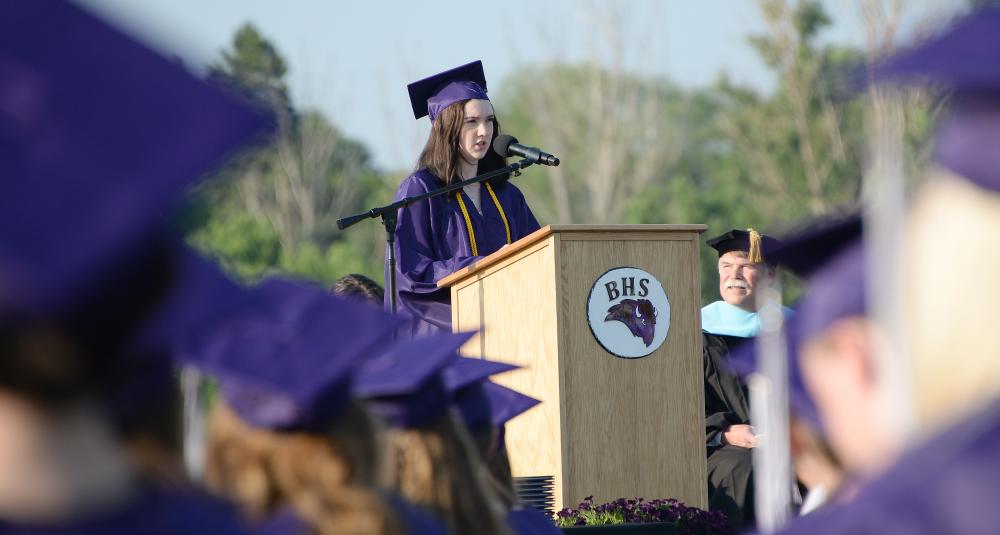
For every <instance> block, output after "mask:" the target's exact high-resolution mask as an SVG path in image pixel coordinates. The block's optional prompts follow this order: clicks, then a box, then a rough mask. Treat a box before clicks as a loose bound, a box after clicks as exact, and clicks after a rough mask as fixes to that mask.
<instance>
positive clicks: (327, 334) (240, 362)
mask: <svg viewBox="0 0 1000 535" xmlns="http://www.w3.org/2000/svg"><path fill="white" fill-rule="evenodd" d="M252 298H253V301H254V302H253V306H251V307H247V308H245V309H244V310H243V311H242V312H241V313H239V314H237V315H235V316H232V317H231V318H230V319H229V320H227V322H226V324H225V325H224V326H223V327H221V328H219V329H216V332H214V333H213V334H212V336H210V337H205V338H204V340H205V341H204V343H203V344H202V345H201V346H200V347H198V348H197V350H196V351H193V352H191V353H188V354H185V355H182V357H183V359H184V360H185V361H187V362H188V363H190V364H192V365H194V366H196V367H198V368H200V369H202V370H203V371H205V372H207V373H209V374H212V375H215V376H216V377H217V378H218V380H219V384H220V387H221V391H222V395H223V397H224V399H225V400H226V402H227V403H228V404H229V405H230V407H231V408H232V409H233V410H234V411H235V412H236V413H237V414H238V415H240V417H241V418H243V419H244V420H245V421H246V422H248V423H250V424H252V425H255V426H258V427H264V428H268V429H308V428H313V427H314V426H317V425H321V424H323V423H324V422H327V421H329V420H330V419H332V418H334V417H336V415H337V414H338V413H339V411H340V409H341V408H342V407H343V406H344V405H345V403H347V401H348V400H349V399H350V384H351V379H352V376H353V373H354V371H355V369H356V368H357V365H358V364H359V363H360V362H361V361H362V360H364V359H365V358H370V357H371V356H372V355H373V354H378V352H379V351H381V350H382V349H383V348H384V347H385V346H387V345H388V344H389V343H391V338H392V331H393V330H394V329H395V328H396V327H397V326H398V325H399V320H398V319H397V318H395V317H392V316H388V315H387V314H385V313H383V312H382V311H380V310H377V309H375V308H373V307H370V306H367V305H364V304H361V303H352V302H348V301H343V300H340V299H338V298H336V297H333V296H330V295H328V294H327V293H326V291H325V290H324V289H323V288H320V287H319V286H312V285H309V284H306V283H303V282H299V281H290V280H282V279H269V280H267V281H264V282H263V283H261V284H260V285H259V286H258V287H257V288H255V289H254V291H253V292H252Z"/></svg>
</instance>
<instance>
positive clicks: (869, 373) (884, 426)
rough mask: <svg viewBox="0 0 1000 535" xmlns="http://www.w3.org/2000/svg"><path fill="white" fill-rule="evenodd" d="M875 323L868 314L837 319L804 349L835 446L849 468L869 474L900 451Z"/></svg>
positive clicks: (806, 372) (808, 378)
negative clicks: (888, 416) (878, 362)
mask: <svg viewBox="0 0 1000 535" xmlns="http://www.w3.org/2000/svg"><path fill="white" fill-rule="evenodd" d="M872 328H873V327H872V325H871V324H870V322H869V320H868V319H867V318H866V317H864V316H860V315H858V316H850V317H844V318H840V319H837V320H836V321H834V322H833V323H832V324H831V325H830V326H829V327H828V328H826V329H825V330H824V331H823V332H821V333H819V334H817V335H815V336H813V337H811V338H809V339H808V340H807V341H805V342H804V343H803V345H802V346H801V347H800V355H801V357H800V358H801V365H802V373H803V378H804V380H805V384H806V386H807V388H808V389H809V391H810V393H811V394H812V396H813V398H814V399H815V400H816V405H817V408H818V410H819V412H820V417H821V418H822V421H823V426H824V429H825V431H826V436H827V437H828V440H829V442H830V446H831V448H832V449H833V451H834V452H835V453H836V455H837V457H838V458H839V459H840V460H841V461H842V462H843V464H844V467H845V468H846V469H847V470H848V472H850V473H852V474H856V475H859V476H862V477H867V476H869V475H871V474H873V473H875V472H878V471H879V470H880V469H881V468H882V467H884V466H885V465H886V464H888V463H889V462H890V461H891V460H892V459H893V458H894V456H895V454H896V453H897V451H898V447H897V441H896V439H895V437H894V436H893V435H892V429H893V427H892V426H890V425H888V423H887V422H886V421H885V420H884V415H885V411H884V410H883V407H882V403H884V394H883V389H884V388H885V385H884V383H883V382H882V381H880V380H879V377H878V374H877V373H876V366H875V361H874V355H875V353H874V350H875V346H874V341H873V338H872V333H871V329H872Z"/></svg>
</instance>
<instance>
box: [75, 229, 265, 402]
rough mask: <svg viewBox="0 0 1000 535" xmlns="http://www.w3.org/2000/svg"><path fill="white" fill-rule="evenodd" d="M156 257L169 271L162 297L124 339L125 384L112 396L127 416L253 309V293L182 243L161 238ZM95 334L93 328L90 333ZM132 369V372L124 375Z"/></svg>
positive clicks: (121, 359)
mask: <svg viewBox="0 0 1000 535" xmlns="http://www.w3.org/2000/svg"><path fill="white" fill-rule="evenodd" d="M161 240H162V243H163V246H164V247H165V249H166V251H165V254H164V255H161V256H160V257H158V258H159V259H160V260H161V261H162V264H163V265H162V268H163V269H164V270H165V271H166V272H167V275H166V278H165V280H164V281H163V284H162V289H161V290H160V291H158V292H157V294H158V295H160V296H161V297H160V298H159V299H158V300H157V301H156V303H155V304H154V305H152V306H151V309H150V310H149V311H148V313H146V314H145V315H144V316H143V318H142V320H141V321H140V322H139V323H138V324H137V325H136V326H135V328H134V329H132V330H131V333H128V334H126V339H127V341H126V342H125V345H124V349H123V351H122V355H121V357H119V358H117V359H116V363H115V365H116V367H117V368H118V371H117V372H116V373H115V374H114V375H116V376H118V377H119V378H120V379H121V380H123V381H124V383H123V384H118V385H117V386H116V387H113V388H112V389H111V391H110V392H108V394H109V396H110V397H111V400H110V401H111V408H112V410H113V411H114V412H115V413H116V414H118V415H119V416H129V415H130V413H133V412H135V411H136V409H137V407H138V406H140V405H141V403H140V401H142V400H146V399H154V398H155V396H156V395H158V394H159V393H161V392H163V390H164V387H165V385H167V384H169V383H170V382H171V381H172V380H173V375H172V373H171V371H172V368H173V367H174V364H175V359H178V358H180V357H179V355H183V354H188V353H190V352H192V351H193V348H196V347H198V346H199V345H200V344H203V343H205V340H206V339H207V338H208V337H209V336H211V335H212V333H213V332H214V331H215V330H216V329H218V328H220V326H222V325H224V323H225V322H226V321H228V319H229V318H230V317H232V316H233V315H235V314H238V313H241V312H243V311H244V310H245V309H246V307H249V306H252V301H251V300H250V296H249V293H248V292H247V291H246V290H245V289H244V288H243V287H241V286H240V285H238V284H237V283H235V282H233V281H232V280H231V279H229V278H228V277H227V276H226V275H225V274H223V273H222V272H221V271H220V270H219V269H218V267H216V266H215V265H214V264H213V263H211V262H209V261H208V260H206V259H204V258H202V257H201V256H200V255H199V254H198V253H195V252H194V251H192V250H190V249H189V248H187V247H186V246H185V245H183V244H182V243H181V242H180V240H178V239H174V238H171V237H167V236H162V237H161ZM91 330H94V329H91ZM123 370H129V373H123Z"/></svg>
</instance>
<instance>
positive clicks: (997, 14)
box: [874, 8, 1000, 191]
mask: <svg viewBox="0 0 1000 535" xmlns="http://www.w3.org/2000/svg"><path fill="white" fill-rule="evenodd" d="M874 76H875V79H877V80H898V81H903V82H933V83H938V84H942V85H944V86H946V87H948V88H950V89H952V90H953V91H954V92H955V95H954V98H953V102H952V112H951V114H950V116H948V117H947V118H945V119H944V120H942V121H941V123H940V124H939V126H938V130H937V134H936V136H935V143H936V144H935V150H934V159H935V160H936V161H937V163H939V164H940V165H942V166H944V167H947V168H949V169H951V170H952V171H955V172H956V173H958V174H959V175H961V176H963V177H965V178H966V179H968V180H970V181H971V182H973V183H975V184H978V185H979V186H981V187H983V188H986V189H989V190H992V191H998V190H1000V156H998V155H997V151H996V150H995V149H996V147H997V145H998V144H1000V9H997V8H982V9H979V10H977V11H975V12H973V13H972V14H971V15H969V16H968V17H966V18H964V19H962V20H961V21H959V22H958V23H957V24H955V25H953V26H952V27H951V28H949V29H948V30H946V31H944V32H943V33H941V34H940V35H938V36H937V37H935V38H933V39H930V40H928V41H926V42H924V43H921V44H920V45H917V46H916V47H914V48H912V49H909V50H906V51H903V52H901V53H899V54H896V55H894V56H891V57H889V58H887V59H886V60H885V61H884V62H882V63H881V64H879V65H877V66H876V67H875V70H874Z"/></svg>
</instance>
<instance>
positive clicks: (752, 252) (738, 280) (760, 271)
mask: <svg viewBox="0 0 1000 535" xmlns="http://www.w3.org/2000/svg"><path fill="white" fill-rule="evenodd" d="M707 243H708V245H709V246H711V247H712V248H713V249H715V250H716V251H718V253H719V262H718V269H719V295H720V296H721V297H722V300H723V301H725V302H726V303H728V304H730V305H733V306H735V307H739V308H741V309H743V310H746V311H748V312H755V311H756V310H757V308H758V304H757V296H758V294H760V291H761V290H763V289H766V288H767V287H769V286H770V285H771V283H772V282H773V281H774V277H775V267H774V265H773V264H768V263H767V262H766V261H765V250H766V249H771V248H773V247H774V246H775V245H776V244H777V242H776V241H775V240H774V239H773V238H771V237H769V236H764V235H762V234H760V233H758V232H757V231H755V230H753V229H749V230H731V231H729V232H727V233H725V234H722V235H720V236H716V237H715V238H711V239H709V240H708V241H707Z"/></svg>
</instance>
